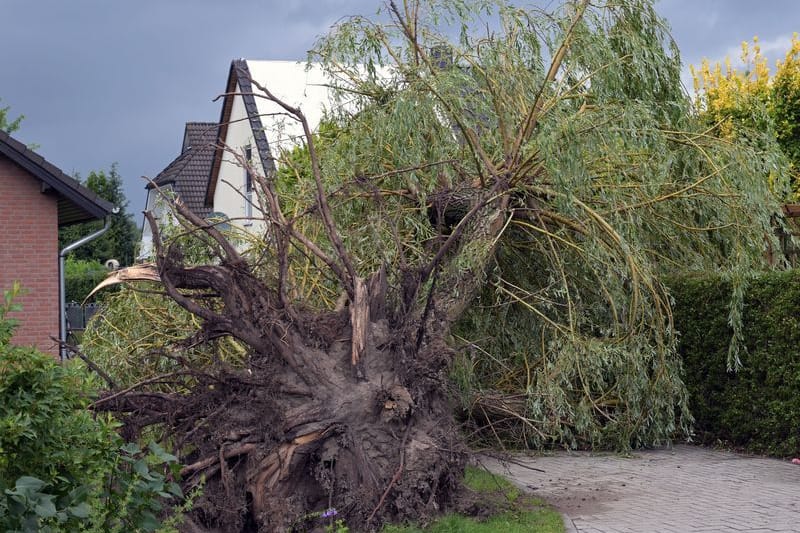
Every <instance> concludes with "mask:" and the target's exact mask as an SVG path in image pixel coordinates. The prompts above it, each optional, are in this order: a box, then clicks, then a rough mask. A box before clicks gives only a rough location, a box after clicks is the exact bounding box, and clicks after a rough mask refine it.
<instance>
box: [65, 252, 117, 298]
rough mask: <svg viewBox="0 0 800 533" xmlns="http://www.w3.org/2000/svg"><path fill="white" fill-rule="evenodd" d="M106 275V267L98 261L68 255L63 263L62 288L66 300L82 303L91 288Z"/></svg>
mask: <svg viewBox="0 0 800 533" xmlns="http://www.w3.org/2000/svg"><path fill="white" fill-rule="evenodd" d="M107 275H108V269H107V268H106V267H104V266H103V265H102V264H100V262H98V261H87V260H84V259H75V258H72V257H68V258H67V260H66V262H65V264H64V289H65V290H66V293H67V302H77V303H79V304H80V303H83V301H84V300H85V299H86V297H87V296H88V295H89V293H90V292H92V289H94V288H95V287H97V285H98V284H99V283H100V282H101V281H103V280H104V279H105V278H106V276H107ZM93 299H94V297H93Z"/></svg>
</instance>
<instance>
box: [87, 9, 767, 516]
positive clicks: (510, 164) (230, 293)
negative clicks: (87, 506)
mask: <svg viewBox="0 0 800 533" xmlns="http://www.w3.org/2000/svg"><path fill="white" fill-rule="evenodd" d="M385 14H386V21H385V22H374V21H370V20H366V19H362V18H354V19H349V20H346V21H344V22H342V23H340V24H339V25H338V26H337V27H336V28H335V29H334V30H333V31H332V33H331V34H330V35H329V36H327V37H325V38H324V39H322V40H321V41H320V42H319V43H318V45H317V47H316V49H315V51H314V57H313V59H315V60H317V61H320V62H321V63H322V64H323V66H324V67H325V68H326V69H327V71H328V73H329V75H330V76H331V79H332V80H335V83H334V85H335V86H336V87H335V91H336V93H337V94H338V97H339V98H340V99H341V102H342V105H340V106H337V107H336V112H334V113H331V114H330V115H329V117H328V119H329V120H330V121H331V123H332V124H333V125H334V127H333V128H332V133H331V132H328V134H327V135H326V136H324V138H323V137H320V136H316V135H314V134H313V132H312V131H311V129H310V127H309V125H308V123H307V121H306V119H305V116H304V115H303V112H302V110H301V109H295V108H293V107H291V106H289V105H287V104H285V103H283V102H281V101H280V100H279V99H277V98H276V97H275V96H273V94H272V93H271V92H270V90H269V87H268V86H267V87H262V86H260V85H259V84H258V83H256V82H255V81H253V86H254V87H255V89H254V91H255V96H256V97H258V98H267V99H270V100H272V101H274V102H276V103H277V104H279V105H280V106H281V107H282V110H283V112H285V114H286V115H287V117H288V118H289V119H291V120H296V121H299V122H300V123H301V124H302V126H303V129H304V131H305V139H304V144H303V147H302V148H299V149H296V150H294V151H288V152H283V153H274V156H275V159H276V163H277V164H276V167H275V168H272V169H267V171H266V172H264V173H263V174H261V175H256V176H255V180H256V182H257V184H258V200H259V206H260V211H261V213H262V214H263V221H264V234H263V237H262V238H261V239H260V241H259V242H255V243H252V242H251V243H250V244H249V245H247V246H245V245H243V244H242V243H241V242H240V243H239V244H238V245H234V244H232V242H231V240H230V239H229V236H228V235H226V234H223V232H222V231H220V230H219V229H218V228H217V227H216V226H215V225H214V224H213V223H209V222H206V221H204V220H201V219H199V218H198V217H197V216H195V215H194V214H193V213H191V212H190V211H188V210H187V209H186V208H185V207H184V206H182V205H181V204H180V203H176V204H175V206H174V208H175V210H176V215H177V219H178V220H179V222H180V224H181V226H182V229H183V233H182V234H179V235H177V236H174V237H173V238H171V239H163V238H162V236H161V233H160V231H159V228H158V227H157V226H156V224H155V221H154V219H153V217H152V216H148V219H149V220H150V225H151V227H152V229H153V235H154V244H155V249H156V256H157V265H155V266H152V267H148V266H140V267H136V268H134V269H129V270H126V271H122V272H120V273H118V274H116V278H117V279H123V278H128V279H149V280H152V281H157V282H159V283H160V284H161V286H162V287H163V291H164V293H165V295H166V297H167V298H168V300H169V302H170V303H169V305H170V306H172V309H173V311H170V312H169V313H170V314H169V316H170V317H171V320H172V321H173V322H172V324H164V325H162V326H160V328H161V329H160V330H159V331H158V332H157V333H161V334H163V335H165V336H169V335H172V336H173V341H172V342H163V343H161V344H158V345H157V346H155V345H154V346H155V347H154V348H153V349H152V350H150V351H149V352H148V353H147V354H144V355H142V354H140V355H141V358H140V361H141V364H142V365H145V364H149V363H148V361H150V362H152V361H153V360H158V361H159V363H158V364H155V365H153V367H152V368H158V369H161V370H163V372H162V373H160V374H158V375H152V376H150V377H148V378H146V379H143V380H141V381H139V382H137V383H132V384H131V383H124V384H123V383H117V381H116V379H118V378H116V379H115V377H114V376H106V378H107V379H108V381H109V383H110V384H111V387H112V390H111V391H109V393H108V394H107V395H105V396H103V397H102V398H100V399H99V400H97V401H96V402H95V404H94V408H95V409H100V410H108V411H112V412H115V413H117V414H118V415H120V416H121V417H122V419H123V421H124V422H125V430H126V431H127V432H129V433H130V434H131V435H135V434H136V433H137V432H139V431H142V430H143V429H145V428H148V427H153V428H157V431H161V432H163V433H164V434H165V435H168V438H169V441H170V442H171V444H172V445H173V447H174V448H175V449H176V451H177V452H178V453H179V454H180V455H181V458H182V460H183V462H184V463H185V464H186V466H185V467H184V469H183V474H184V483H186V484H187V485H194V484H197V483H199V482H200V480H201V479H205V486H204V492H203V496H202V497H201V498H200V499H199V500H198V501H197V502H196V503H197V505H196V508H195V510H194V511H193V513H192V515H191V517H190V518H189V520H188V522H187V526H186V527H187V529H188V530H195V531H203V530H215V531H216V530H224V531H251V530H252V531H255V530H264V531H269V530H281V529H286V528H290V527H292V525H293V524H294V525H296V526H297V525H299V524H301V523H302V517H303V516H304V515H306V514H307V513H309V512H310V511H315V510H321V509H325V508H328V507H335V508H336V509H337V510H338V512H339V513H340V516H342V517H343V518H345V519H346V520H347V523H348V524H349V525H351V526H353V527H355V528H356V529H358V530H366V529H372V528H377V527H379V526H380V524H381V523H383V522H384V521H386V520H390V519H405V518H414V519H418V518H420V517H423V516H427V515H430V514H432V513H434V512H436V511H437V510H439V509H441V508H443V507H444V506H447V505H449V504H450V503H451V502H452V500H453V498H454V497H455V494H456V489H457V488H458V486H459V480H460V477H461V475H462V473H463V467H464V463H465V460H466V448H465V446H464V444H463V442H462V438H461V437H460V433H459V429H458V427H457V424H456V423H455V421H454V415H453V401H452V399H453V398H452V395H451V387H449V385H448V383H449V379H448V371H449V369H450V367H451V364H452V363H453V361H454V359H455V358H456V357H457V355H458V354H459V352H460V353H462V355H458V357H462V358H463V353H465V352H469V351H470V350H471V351H472V352H473V353H474V352H476V351H477V352H479V351H480V350H484V349H485V348H484V347H486V346H489V345H491V347H492V350H494V351H495V355H498V354H497V353H496V351H497V350H508V351H509V352H512V353H515V354H523V355H524V357H525V360H524V363H525V368H527V372H526V373H525V376H524V378H523V379H518V376H514V377H513V379H511V382H512V385H513V387H511V390H510V391H509V390H505V391H503V390H499V389H502V387H498V390H496V391H495V392H493V393H492V394H485V395H483V397H482V398H480V399H478V400H476V402H475V404H474V405H473V407H475V408H476V409H479V410H480V412H481V413H483V415H482V416H483V417H484V418H483V419H482V420H484V421H485V422H486V423H487V424H490V426H487V427H490V428H491V429H492V430H494V429H495V428H499V430H501V431H505V430H507V429H508V426H507V425H506V424H507V423H508V420H507V419H511V420H513V422H514V423H515V424H518V425H519V426H521V427H524V428H527V429H525V431H527V432H528V433H529V434H530V435H532V436H533V437H535V438H538V439H542V440H544V441H548V440H549V441H553V442H556V441H559V438H560V439H561V440H563V441H569V440H570V439H573V440H574V439H576V438H578V436H583V437H581V438H585V440H587V441H592V440H595V439H597V440H602V438H603V437H602V436H603V435H607V434H613V435H615V437H614V438H615V439H618V440H619V441H620V442H626V443H627V445H631V444H633V445H636V444H642V443H651V442H657V441H658V440H662V439H666V438H668V437H669V436H670V434H671V433H672V432H673V431H674V430H675V428H676V424H677V425H681V424H683V425H685V424H686V422H687V420H688V414H687V412H686V398H685V390H684V388H683V385H682V383H681V380H680V365H679V363H678V362H677V361H676V359H675V355H674V344H675V336H674V332H673V331H672V321H671V315H670V305H669V297H668V295H667V294H666V293H665V291H664V289H663V287H662V285H661V284H660V283H659V281H658V275H659V274H660V273H662V272H664V271H669V270H674V269H676V268H688V269H701V268H707V267H714V268H723V269H727V270H730V271H731V272H735V273H742V272H746V271H747V270H748V269H752V268H757V267H758V266H759V265H760V264H761V263H762V262H763V250H764V246H765V239H766V240H769V239H772V238H773V237H772V230H771V228H770V216H771V215H772V214H773V213H774V212H776V211H777V209H776V207H775V203H774V200H773V199H772V197H771V196H770V193H769V191H768V189H767V187H766V180H764V179H763V175H764V174H765V173H766V172H767V171H768V169H769V168H771V166H770V165H771V161H770V159H769V157H768V154H767V155H764V154H761V155H760V156H758V157H757V156H756V154H754V152H753V149H752V148H749V147H747V146H739V145H736V144H735V143H731V142H726V141H721V140H719V138H718V137H715V136H713V135H710V134H709V132H707V131H705V130H703V129H701V128H700V127H699V126H698V125H697V124H696V120H695V119H694V118H693V116H692V113H691V109H690V104H689V102H688V99H687V98H686V96H685V95H684V94H683V92H682V91H681V89H680V82H679V72H680V61H679V58H678V57H677V52H676V50H675V49H674V45H672V44H671V40H670V39H669V37H668V33H666V30H665V29H664V26H663V22H662V21H661V20H660V19H659V18H658V17H657V15H656V14H655V12H654V11H653V8H652V6H651V5H650V3H649V2H646V1H638V0H624V1H616V0H615V1H614V2H609V3H608V4H607V5H606V4H605V3H604V2H600V3H592V4H590V3H589V2H588V1H581V2H575V3H570V4H568V5H567V6H565V7H563V8H561V9H559V10H558V11H555V12H553V13H543V12H538V11H535V10H525V9H519V8H516V7H513V6H511V5H508V4H506V3H504V2H502V1H497V2H495V1H491V2H490V1H476V2H466V1H460V0H449V1H445V0H442V1H438V2H430V3H421V2H415V1H411V0H409V1H407V2H404V3H403V4H402V5H397V4H395V2H393V1H390V2H389V3H388V5H387V6H386V13H385ZM231 153H232V154H235V153H236V152H235V151H234V150H231ZM237 157H238V156H237ZM240 162H241V164H242V165H247V161H245V160H243V159H240ZM179 233H180V232H179ZM189 241H191V247H192V248H191V254H190V253H189V252H187V249H186V246H185V245H186V243H187V242H189ZM198 247H199V248H202V249H203V250H205V252H204V253H205V254H206V255H207V257H208V259H209V260H208V261H207V262H205V264H200V263H197V262H195V261H192V260H191V258H193V257H194V258H196V257H197V254H196V252H197V249H198ZM476 299H478V300H476ZM176 307H177V308H178V310H183V311H186V312H188V314H185V315H181V314H180V312H177V311H175V310H174V308H176ZM148 313H149V311H148ZM465 314H469V316H468V317H467V318H466V319H465ZM148 316H149V315H148ZM179 316H188V317H190V318H189V319H188V320H186V321H183V322H182V327H184V328H188V329H191V326H192V325H194V324H196V325H197V329H196V331H193V332H191V334H190V335H183V337H184V338H181V335H175V331H176V329H175V324H177V323H178V322H180V320H179V319H178V318H177V317H179ZM481 317H483V318H481ZM487 317H488V318H487ZM734 318H735V317H734ZM506 319H507V320H508V324H509V327H510V328H513V329H514V332H513V335H509V338H510V340H508V339H505V332H504V326H503V323H502V322H500V321H502V320H506ZM144 320H145V318H144V315H142V317H140V318H139V321H140V322H141V321H144ZM459 320H461V321H462V322H460V323H459V326H458V328H459V329H458V331H457V332H456V331H455V330H454V327H455V326H456V324H457V322H458V321H459ZM464 320H466V322H464ZM526 329H527V330H528V333H527V339H528V341H527V345H528V346H524V347H523V348H524V350H523V349H522V348H520V346H519V345H520V344H521V343H522V344H525V341H524V339H525V335H522V334H521V333H525V332H526ZM465 331H467V332H469V331H472V332H473V333H476V332H480V334H481V335H485V336H491V337H492V339H490V340H488V341H487V339H486V338H483V339H477V338H473V339H467V340H469V341H470V342H469V343H468V349H463V348H464V346H463V345H459V343H458V338H456V337H463V335H464V334H465V333H464V332H465ZM184 333H187V331H184ZM455 333H457V335H455ZM504 339H505V340H504ZM232 345H233V346H235V347H238V348H240V349H241V351H242V353H239V354H238V356H237V357H236V358H234V359H235V363H233V362H232V360H231V358H230V357H228V356H227V355H226V356H225V357H223V356H222V355H219V354H221V353H223V352H224V353H226V354H228V355H229V353H230V351H231V348H230V347H231V346H232ZM198 350H199V351H203V350H205V351H204V352H203V353H204V354H205V355H204V356H203V357H197V354H198V353H199V352H198ZM217 350H218V351H219V352H217ZM234 351H235V349H234ZM523 352H524V353H523ZM137 357H138V356H137ZM476 357H478V359H476V360H473V361H472V363H470V364H472V366H473V367H475V366H479V365H481V364H484V363H481V362H480V360H479V356H476ZM487 357H488V359H490V360H491V361H493V362H492V363H486V364H498V365H500V366H503V365H510V364H516V365H517V366H520V363H519V361H517V362H512V361H509V360H508V359H507V358H506V359H504V360H500V359H498V358H497V357H493V356H492V354H489V355H488V356H487ZM520 357H521V356H520ZM199 361H202V362H199ZM498 361H499V362H498ZM462 364H463V360H462ZM473 369H474V368H473ZM506 385H508V383H507V384H506ZM507 388H508V387H507ZM514 388H516V393H514V390H513V389H514ZM515 402H516V403H515ZM520 402H522V403H523V404H527V407H524V408H519V403H520ZM526 409H527V410H526ZM559 432H560V433H559ZM537 435H538V436H537ZM609 439H610V437H609Z"/></svg>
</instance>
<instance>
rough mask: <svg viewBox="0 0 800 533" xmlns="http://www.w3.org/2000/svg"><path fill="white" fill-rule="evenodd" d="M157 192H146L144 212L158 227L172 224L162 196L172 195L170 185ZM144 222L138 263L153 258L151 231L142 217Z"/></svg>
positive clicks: (148, 224)
mask: <svg viewBox="0 0 800 533" xmlns="http://www.w3.org/2000/svg"><path fill="white" fill-rule="evenodd" d="M160 191H161V192H159V191H158V190H156V189H148V191H147V205H146V206H145V210H146V211H150V212H151V213H153V216H155V218H156V221H157V222H158V226H159V227H164V226H165V225H167V224H169V223H171V222H173V217H172V213H171V211H170V210H169V208H168V207H167V203H166V200H165V198H164V195H167V196H171V195H172V192H173V191H172V185H167V186H165V187H161V188H160ZM142 218H143V220H144V222H143V226H142V240H141V241H140V243H139V254H138V255H137V257H136V259H137V260H139V261H148V260H152V259H153V257H152V255H153V231H152V230H151V229H150V223H149V222H147V219H145V218H144V217H142Z"/></svg>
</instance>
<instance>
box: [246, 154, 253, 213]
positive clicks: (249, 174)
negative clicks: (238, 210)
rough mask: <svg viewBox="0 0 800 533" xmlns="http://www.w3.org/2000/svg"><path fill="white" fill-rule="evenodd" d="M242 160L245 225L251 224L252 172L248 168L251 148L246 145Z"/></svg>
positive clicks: (251, 157)
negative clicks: (243, 165)
mask: <svg viewBox="0 0 800 533" xmlns="http://www.w3.org/2000/svg"><path fill="white" fill-rule="evenodd" d="M244 160H245V161H246V162H247V165H245V168H244V216H245V219H246V220H245V221H244V225H245V226H250V225H252V224H253V173H252V171H251V170H250V169H251V167H252V164H253V148H252V147H250V146H247V147H246V148H245V149H244Z"/></svg>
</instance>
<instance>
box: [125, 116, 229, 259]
mask: <svg viewBox="0 0 800 533" xmlns="http://www.w3.org/2000/svg"><path fill="white" fill-rule="evenodd" d="M218 129H219V127H218V124H217V123H216V122H187V123H186V128H185V130H184V133H183V144H182V146H181V153H180V155H179V156H178V157H176V158H175V159H174V160H173V161H172V162H171V163H170V164H169V165H167V167H166V168H164V170H162V171H161V172H160V173H159V174H158V176H156V177H155V178H154V179H153V181H152V182H150V183H148V184H147V202H146V207H145V209H146V210H147V211H150V212H151V213H153V215H154V216H155V218H156V220H157V221H158V222H159V224H160V225H166V224H168V223H170V222H174V221H173V220H172V214H171V211H170V209H169V208H168V207H167V205H168V204H167V200H169V199H172V198H179V199H180V200H181V201H182V202H183V203H185V204H186V206H187V207H188V208H189V209H191V210H192V211H193V212H194V213H195V214H197V215H199V216H200V217H202V218H205V217H207V216H208V215H209V214H210V213H211V208H210V207H208V206H206V203H205V198H206V190H207V189H208V180H209V177H210V176H211V165H212V162H213V160H214V154H215V148H216V146H217V135H218ZM152 248H153V233H152V231H151V229H150V224H148V223H147V220H146V219H145V220H144V221H143V223H142V240H141V245H140V247H139V256H138V259H140V260H146V259H148V258H149V257H150V255H151V253H152Z"/></svg>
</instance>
